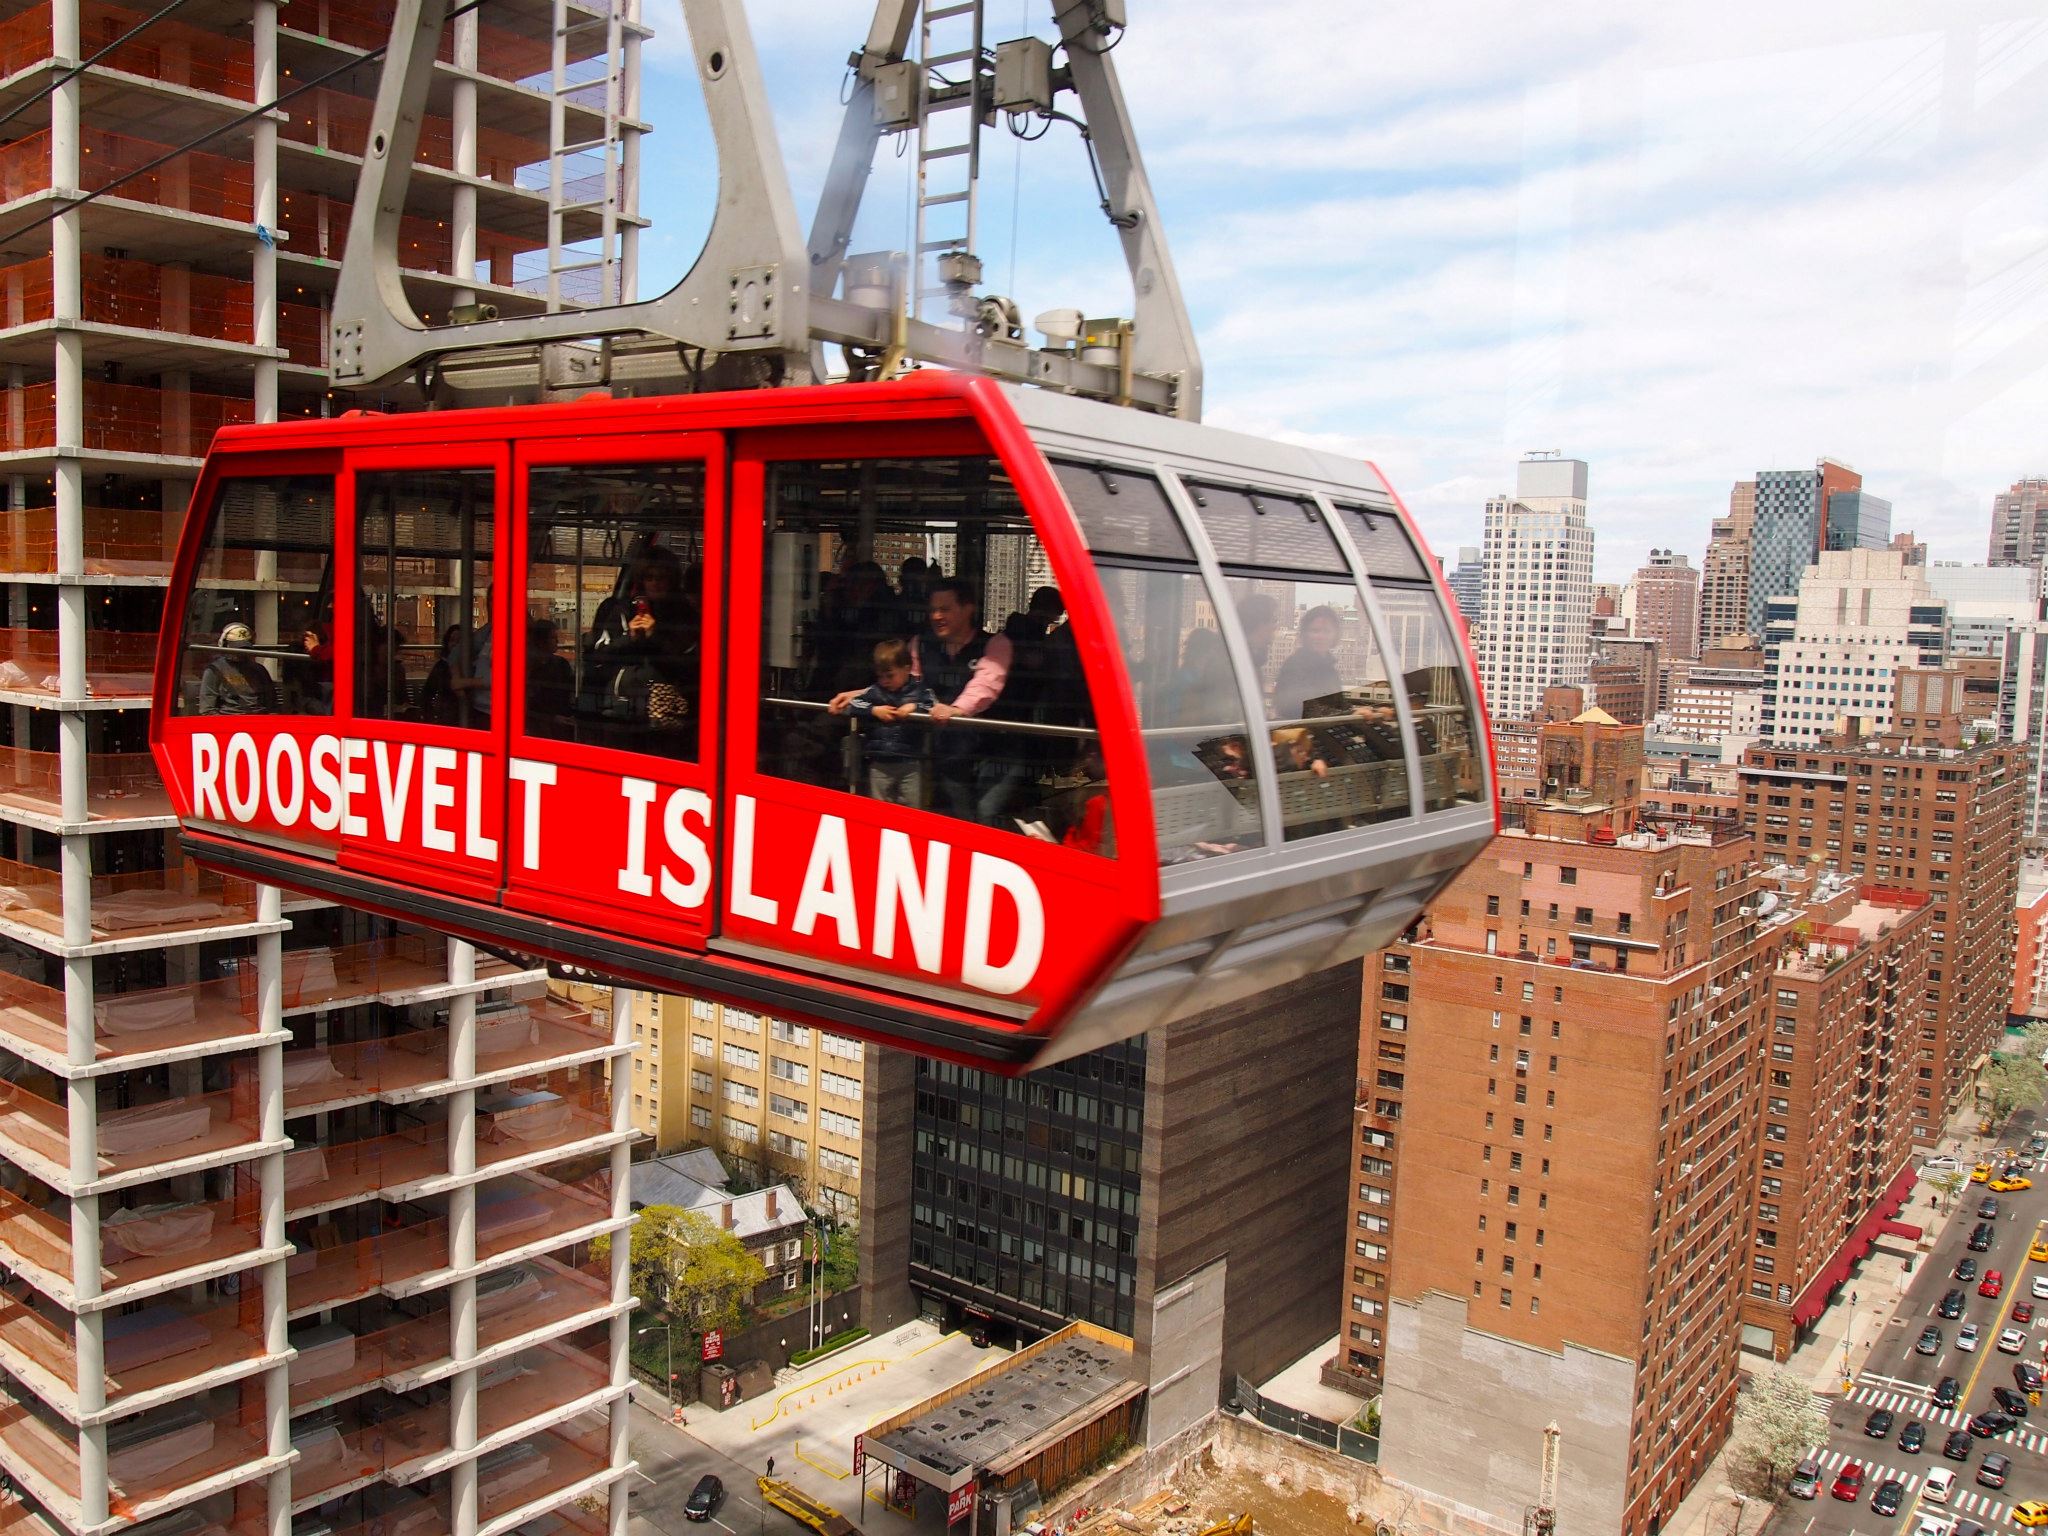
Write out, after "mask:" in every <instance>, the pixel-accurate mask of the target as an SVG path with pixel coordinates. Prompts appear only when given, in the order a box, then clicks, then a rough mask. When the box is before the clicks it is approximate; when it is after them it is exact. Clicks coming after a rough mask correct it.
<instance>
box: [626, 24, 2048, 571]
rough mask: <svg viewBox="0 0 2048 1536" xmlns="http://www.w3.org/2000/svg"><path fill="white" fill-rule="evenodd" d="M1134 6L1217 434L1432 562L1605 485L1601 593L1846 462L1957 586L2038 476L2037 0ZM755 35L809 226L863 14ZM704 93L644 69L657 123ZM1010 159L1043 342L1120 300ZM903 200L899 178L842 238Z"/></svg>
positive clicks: (680, 58)
mask: <svg viewBox="0 0 2048 1536" xmlns="http://www.w3.org/2000/svg"><path fill="white" fill-rule="evenodd" d="M655 3H656V4H660V3H662V0H655ZM1042 9H1043V7H1042V6H1041V5H1038V4H1036V3H1033V4H1032V5H1030V6H1028V7H1023V8H1022V13H1024V14H1029V15H1031V16H1033V17H1034V18H1036V17H1037V13H1038V12H1039V11H1040V10H1042ZM1133 9H1134V12H1135V14H1134V17H1133V27H1132V30H1131V31H1130V33H1129V34H1128V35H1127V37H1126V38H1125V40H1124V42H1123V43H1122V45H1121V46H1120V49H1119V51H1118V53H1117V55H1116V59H1117V64H1118V66H1119V70H1120V73H1121V76H1122V79H1123V83H1124V87H1125V91H1126V94H1127V96H1128V98H1129V100H1130V104H1131V110H1132V115H1133V118H1134V119H1135V121H1136V122H1137V124H1138V128H1139V132H1140V135H1141V137H1142V140H1143V143H1144V148H1145V153H1146V158H1147V164H1148V168H1149V169H1150V171H1151V173H1152V177H1153V180H1154V183H1155V185H1156V187H1157V189H1158V191H1159V196H1160V201H1161V204H1162V208H1163V213H1164V216H1165V219H1166V223H1167V229H1168V235H1169V237H1170V239H1171V241H1172V244H1173V246H1174V249H1175V252H1176V256H1177V258H1178V263H1179V267H1180V276H1181V280H1182V285H1183V288H1184V289H1185V291H1186V294H1187V298H1188V302H1189V306H1190V308H1191V310H1192V311H1193V312H1194V315H1195V318H1196V322H1197V328H1198V332H1199V334H1200V336H1201V338H1202V342H1203V348H1204V361H1205V364H1206V367H1207V373H1208V389H1207V396H1208V400H1209V409H1210V415H1211V419H1213V420H1217V421H1219V422H1225V423H1227V424H1230V425H1233V426H1238V427H1242V428H1246V429H1249V430H1256V431H1264V432H1271V433H1275V434H1282V435H1291V436H1300V437H1303V438H1304V439H1306V440H1312V441H1316V442H1319V443H1326V444H1329V445H1331V446H1333V447H1336V448H1338V449H1339V450H1340V451H1346V452H1357V453H1360V454H1367V455H1370V456H1372V457H1374V458H1376V459H1378V460H1379V461H1380V462H1381V464H1382V467H1383V468H1384V469H1386V471H1387V472H1388V473H1389V475H1390V476H1392V477H1393V478H1394V479H1395V481H1396V483H1397V484H1398V485H1399V486H1400V488H1401V489H1402V491H1403V493H1404V495H1406V496H1407V497H1408V499H1409V501H1410V502H1411V504H1412V505H1413V506H1415V508H1416V510H1417V512H1418V514H1419V515H1420V516H1421V517H1422V519H1423V521H1424V525H1425V527H1426V528H1427V529H1428V530H1429V531H1430V533H1431V536H1432V539H1433V541H1434V542H1436V543H1437V544H1438V545H1440V546H1444V547H1455V546H1456V545H1457V544H1459V543H1461V542H1472V541H1473V540H1474V539H1475V538H1476V536H1477V532H1478V528H1479V522H1480V515H1481V502H1482V501H1483V499H1484V497H1485V495H1486V494H1488V493H1489V492H1491V491H1493V490H1497V489H1500V488H1502V487H1504V486H1506V485H1508V484H1509V483H1510V482H1511V480H1512V476H1513V460H1514V457H1515V456H1516V454H1517V453H1518V452H1519V451H1521V450H1523V449H1528V448H1539V447H1540V448H1559V449H1562V450H1564V451H1566V452H1568V453H1573V454H1578V455H1582V456H1584V457H1586V458H1588V459H1589V460H1591V462H1592V492H1593V520H1594V524H1595V527H1596V530H1597V534H1598V544H1599V562H1600V567H1601V571H1602V574H1603V576H1617V575H1621V574H1625V573H1626V572H1627V571H1628V570H1630V569H1631V568H1633V566H1634V565H1635V564H1636V563H1637V562H1638V561H1639V560H1640V558H1641V556H1642V553H1643V551H1645V550H1646V549H1647V548H1649V547H1650V546H1651V545H1652V544H1653V543H1654V544H1658V545H1664V544H1676V545H1677V547H1679V548H1681V549H1689V550H1691V551H1693V552H1694V553H1695V557H1697V551H1698V550H1699V548H1700V547H1701V546H1703V544H1704V542H1705V539H1706V535H1707V522H1708V519H1709V518H1710V517H1712V516H1713V515H1715V514H1716V513H1717V512H1718V511H1720V510H1721V509H1722V508H1723V507H1725V504H1726V500H1727V492H1728V486H1729V484H1730V482H1732V481H1734V480H1736V479H1738V478H1743V477H1746V476H1747V475H1749V474H1750V473H1752V472H1753V471H1754V470H1756V469H1757V468H1760V467H1778V466H1787V465H1798V464H1803V463H1808V462H1811V461H1812V460H1813V459H1815V458H1817V457H1819V456H1820V455H1822V454H1828V455H1831V456H1835V457H1840V458H1844V459H1847V460H1848V461H1850V462H1852V463H1854V464H1856V465H1857V467H1858V468H1860V469H1861V470H1862V471H1863V473H1864V475H1865V477H1866V480H1867V482H1868V483H1869V484H1870V485H1871V487H1872V488H1873V489H1874V490H1875V491H1876V492H1877V493H1878V494H1880V495H1885V496H1888V497H1890V498H1891V499H1893V500H1894V501H1895V502H1896V503H1897V510H1896V513H1895V526H1897V527H1900V528H1906V527H1911V528H1913V529H1915V530H1916V531H1917V532H1919V533H1920V534H1921V535H1922V536H1923V537H1927V538H1930V539H1931V540H1932V541H1933V542H1934V544H1935V546H1936V552H1937V554H1939V555H1943V556H1947V557H1951V558H1980V557H1981V550H1982V545H1983V537H1984V528H1985V523H1986V520H1987V517H1988V512H1989V501H1990V497H1991V495H1992V493H1993V492H1994V491H1995V490H1997V489H1999V488H2001V487H2003V486H2004V485H2005V484H2006V483H2008V482H2009V481H2010V480H2011V479H2013V478H2014V477H2016V476H2018V475H2022V474H2030V473H2031V474H2039V473H2043V472H2048V434H2044V432H2043V430H2042V426H2041V424H2042V422H2043V421H2044V420H2048V212H2044V210H2048V168H2044V167H2043V166H2042V163H2041V156H2040V148H2039V146H2040V145H2041V144H2042V143H2043V142H2048V6H2044V4H2043V3H2042V0H2025V3H2021V0H1972V3H1969V4H1967V5H1965V4H1960V3H1935V0H1868V3H1860V4H1851V3H1849V0H1809V3H1806V4H1799V5H1786V4H1783V3H1778V4H1771V5H1766V4H1763V3H1761V0H1734V3H1724V4H1722V5H1719V6H1716V7H1713V8H1711V9H1702V8H1674V7H1666V8H1656V7H1637V8H1634V9H1629V10H1623V9H1620V8H1616V7H1613V6H1611V5H1593V4H1590V3H1584V0H1565V3H1561V4H1556V5H1551V6H1527V5H1514V4H1509V3H1506V0H1483V3H1477V4H1467V5H1463V6H1459V7H1455V8H1452V9H1449V10H1446V9H1445V8H1444V7H1442V6H1441V5H1425V4H1423V3H1422V0H1381V3H1375V4H1373V5H1370V6H1367V5H1357V4H1350V5H1330V4H1328V3H1327V0H1261V3H1260V4H1259V5H1256V6H1246V5H1244V4H1243V3H1242V0H1147V3H1146V4H1145V5H1143V6H1139V7H1134V8H1133ZM750 12H751V15H752V20H753V27H754V31H755V34H756V38H757V40H758V41H759V43H760V45H761V49H762V53H763V59H764V69H765V71H766V73H767V76H768V79H769V82H770V86H771V90H772V91H773V93H774V95H775V96H776V98H777V102H778V109H779V112H780V114H781V137H782V142H783V146H784V149H785V151H786V152H787V153H788V154H789V156H790V158H791V161H792V166H793V170H792V180H793V182H794V183H795V184H796V186H797V188H798V208H799V212H800V215H801V216H802V217H803V218H804V219H805V220H806V222H807V221H808V216H809V207H810V200H811V198H812V196H813V195H814V190H815V187H816V186H817V183H818V179H819V176H820V175H821V173H822V167H823V164H824V161H825V158H826V157H827V155H828V154H829V151H830V145H831V139H832V134H833V132H834V130H835V128H836V124H837V121H838V115H839V113H838V106H837V87H838V84H839V82H840V80H841V78H842V76H843V71H844V64H845V56H846V54H847V52H848V51H849V50H850V49H852V48H854V47H857V46H858V45H859V43H860V42H861V40H862V38H863V36H864V34H865V30H866V26H867V22H868V17H869V14H870V12H869V8H868V7H867V6H866V5H865V4H852V3H849V4H847V5H843V6H833V7H820V6H817V5H815V4H806V3H802V0H753V3H752V5H751V6H750ZM821 13H822V14H821ZM1006 21H1007V18H999V19H998V21H997V25H998V27H999V28H1001V27H1003V26H1004V24H1005V22H1006ZM674 30H679V28H677V29H674ZM1040 30H1041V31H1043V30H1044V28H1043V26H1041V27H1040ZM688 72H689V62H688V60H687V58H686V57H684V55H683V52H682V50H681V49H680V47H679V46H678V45H676V44H674V43H670V42H661V43H658V44H657V45H656V47H655V48H654V50H652V53H651V56H650V97H651V98H653V97H656V96H659V95H660V94H661V93H662V92H664V91H666V92H668V93H670V94H678V93H682V92H684V90H685V87H687V89H688V90H694V83H693V82H692V81H690V80H689V76H688ZM997 143H998V145H999V148H998V149H997V151H996V152H995V153H994V154H993V155H992V156H991V157H990V161H989V166H990V169H989V172H988V175H987V178H986V179H985V181H984V204H983V210H984V221H983V231H984V233H983V239H982V244H983V252H982V254H983V255H984V257H985V258H986V259H987V260H988V262H989V266H990V271H991V277H992V279H996V280H998V282H999V284H1007V283H1008V282H1009V281H1010V272H1011V263H1010V257H1009V252H1010V247H1011V240H1012V232H1013V229H1014V230H1015V232H1016V235H1017V258H1016V263H1015V273H1016V276H1015V287H1016V290H1017V293H1016V296H1017V298H1018V299H1019V301H1020V303H1021V304H1022V306H1023V308H1024V311H1025V313H1026V314H1027V315H1029V314H1032V313H1034V312H1036V311H1037V310H1040V309H1044V308H1047V307H1050V306H1052V305H1054V304H1062V303H1078V304H1082V305H1083V306H1084V307H1089V308H1100V307H1104V306H1112V305H1118V304H1119V303H1120V301H1121V302H1127V299H1126V298H1125V297H1124V293H1125V289H1124V281H1123V277H1122V273H1121V269H1120V263H1119V261H1118V258H1117V254H1116V247H1115V243H1114V240H1113V239H1112V238H1111V237H1110V234H1109V232H1108V231H1107V230H1106V229H1105V228H1104V227H1103V226H1102V224H1101V221H1100V219H1099V217H1098V216H1097V215H1096V213H1095V210H1094V206H1093V204H1094V195H1093V189H1092V186H1090V185H1089V183H1088V180H1087V173H1086V168H1085V164H1084V163H1083V161H1082V160H1081V157H1080V154H1079V151H1078V148H1077V146H1076V144H1075V142H1074V141H1073V140H1072V137H1071V135H1070V134H1067V133H1065V132H1064V131H1061V133H1060V136H1059V137H1056V138H1055V139H1053V140H1052V141H1050V142H1049V143H1048V145H1046V146H1044V147H1038V148H1032V149H1029V150H1027V151H1026V152H1025V153H1024V155H1023V156H1022V157H1021V160H1020V161H1019V162H1017V163H1018V165H1019V170H1018V171H1017V172H1016V173H1014V175H1013V171H1012V164H1013V161H1012V153H1011V149H1010V146H1009V144H1008V143H1007V141H1003V140H998V141H997ZM681 147H682V146H679V145H676V144H674V143H665V144H663V145H662V149H663V152H664V153H665V154H667V153H671V152H673V151H674V150H675V149H677V148H681ZM885 154H886V151H885ZM691 185H693V186H696V185H697V180H696V179H692V180H691ZM698 190H699V191H700V192H701V190H702V189H701V187H698ZM903 195H904V194H903V189H902V178H901V177H900V175H898V174H897V169H896V167H895V166H894V165H893V164H892V163H890V162H888V161H887V160H882V161H881V162H880V163H879V164H878V168H877V171H876V175H875V179H874V181H873V183H872V184H871V188H870V204H871V206H870V208H869V210H868V211H867V212H866V213H865V214H864V222H863V229H862V232H861V236H860V238H862V239H863V240H864V241H867V240H871V241H872V243H875V244H883V243H900V240H901V228H902V209H903ZM662 198H663V192H662V190H661V189H660V188H658V187H656V186H655V185H653V184H652V183H651V182H650V185H649V186H648V188H647V189H646V190H645V192H644V193H643V204H644V206H645V207H646V209H647V211H649V212H650V213H652V214H654V215H655V216H656V217H657V218H658V219H659V218H662V217H663V212H664V210H663V207H662ZM1013 200H1014V206H1015V208H1016V217H1015V220H1014V223H1013V221H1012V218H1011V214H1010V209H1011V207H1012V205H1013ZM685 222H686V221H685ZM682 243H683V244H689V243H690V242H688V241H684V242H682ZM687 254H688V253H687V252H684V253H681V254H680V255H679V257H678V259H681V260H686V259H687Z"/></svg>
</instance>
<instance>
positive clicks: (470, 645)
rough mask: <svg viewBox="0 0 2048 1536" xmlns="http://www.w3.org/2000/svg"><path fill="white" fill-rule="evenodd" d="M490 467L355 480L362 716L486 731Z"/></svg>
mask: <svg viewBox="0 0 2048 1536" xmlns="http://www.w3.org/2000/svg"><path fill="white" fill-rule="evenodd" d="M496 494H497V476H496V474H495V473H494V472H493V471H491V470H488V469H400V470H378V471H374V472H371V471H364V472H360V473H358V474H357V475H356V570H357V577H356V583H357V584H356V642H355V650H356V655H355V663H356V713H357V714H358V715H359V716H361V717H363V718H365V719H372V720H416V721H420V722H422V723H424V724H428V725H453V726H461V727H465V728H468V729H473V730H482V729H486V728H488V727H489V725H490V723H491V678H492V674H493V672H494V671H495V670H496V664H497V656H496V654H495V653H496V650H497V644H496V636H494V635H493V634H492V633H491V582H492V566H491V550H492V548H493V538H494V532H495V529H496V527H497V519H496V513H495V509H494V503H495V499H496Z"/></svg>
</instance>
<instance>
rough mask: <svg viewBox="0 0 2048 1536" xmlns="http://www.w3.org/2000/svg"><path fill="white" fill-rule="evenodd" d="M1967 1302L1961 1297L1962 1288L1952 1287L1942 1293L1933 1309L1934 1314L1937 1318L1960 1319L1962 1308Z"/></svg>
mask: <svg viewBox="0 0 2048 1536" xmlns="http://www.w3.org/2000/svg"><path fill="white" fill-rule="evenodd" d="M1967 1300H1968V1298H1967V1297H1966V1296H1964V1295H1963V1289H1962V1287H1961V1286H1959V1285H1952V1286H1950V1287H1949V1288H1948V1289H1947V1290H1946V1291H1944V1292H1943V1293H1942V1297H1941V1300H1940V1302H1939V1303H1937V1304H1936V1306H1935V1308H1934V1310H1935V1313H1936V1315H1937V1316H1940V1317H1946V1318H1958V1317H1961V1316H1962V1315H1963V1306H1964V1304H1965V1303H1966V1301H1967Z"/></svg>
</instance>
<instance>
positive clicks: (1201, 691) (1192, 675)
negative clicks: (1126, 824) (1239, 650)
mask: <svg viewBox="0 0 2048 1536" xmlns="http://www.w3.org/2000/svg"><path fill="white" fill-rule="evenodd" d="M1097 574H1098V576H1100V578H1101V580H1102V589H1103V593H1104V595H1105V596H1106V597H1107V598H1108V600H1109V611H1110V617H1111V619H1112V620H1113V622H1114V623H1115V625H1116V632H1117V639H1118V640H1119V641H1120V642H1121V648H1122V650H1123V655H1124V665H1125V666H1126V667H1127V668H1128V669H1129V671H1130V678H1131V690H1132V692H1133V694H1134V695H1135V696H1136V698H1137V701H1138V725H1139V727H1140V729H1141V730H1142V731H1143V733H1144V745H1145V762H1146V766H1147V769H1148V771H1149V772H1150V774H1151V779H1152V815H1153V822H1154V825H1155V827H1156V829H1157V832H1158V838H1159V858H1160V862H1161V863H1164V864H1179V863H1183V862H1185V861H1187V860H1189V859H1199V858H1207V857H1210V856H1212V855H1215V854H1219V853H1233V852H1235V851H1236V850H1238V849H1240V848H1255V847H1257V846H1259V845H1260V844H1261V843H1263V842H1264V841H1265V838H1264V836H1263V835H1262V833H1261V831H1260V826H1259V800H1258V789H1257V783H1256V778H1257V775H1259V774H1261V773H1264V772H1265V771H1266V770H1265V768H1264V767H1263V766H1262V765H1261V764H1260V762H1259V757H1260V754H1259V753H1257V752H1255V751H1253V750H1252V745H1251V741H1252V738H1251V732H1250V730H1249V728H1248V727H1247V726H1246V724H1245V717H1244V705H1243V703H1242V701H1241V696H1240V694H1239V692H1238V684H1237V674H1236V672H1235V671H1234V670H1233V669H1232V667H1231V665H1230V657H1229V655H1228V653H1227V652H1226V651H1225V649H1224V644H1223V636H1222V634H1221V632H1220V631H1219V630H1218V629H1217V627H1216V617H1215V604H1214V602H1213V601H1212V600H1211V599H1210V596H1209V589H1208V584H1207V583H1206V582H1204V581H1203V579H1202V574H1201V572H1200V571H1196V570H1192V569H1189V570H1168V569H1163V568H1160V567H1156V566H1148V567H1135V566H1116V565H1110V564H1103V565H1098V567H1097Z"/></svg>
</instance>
